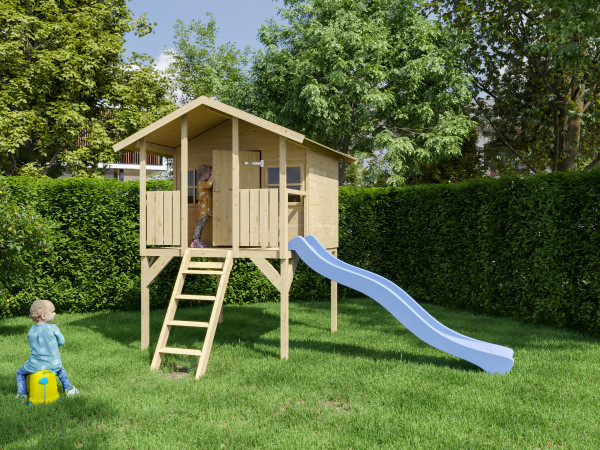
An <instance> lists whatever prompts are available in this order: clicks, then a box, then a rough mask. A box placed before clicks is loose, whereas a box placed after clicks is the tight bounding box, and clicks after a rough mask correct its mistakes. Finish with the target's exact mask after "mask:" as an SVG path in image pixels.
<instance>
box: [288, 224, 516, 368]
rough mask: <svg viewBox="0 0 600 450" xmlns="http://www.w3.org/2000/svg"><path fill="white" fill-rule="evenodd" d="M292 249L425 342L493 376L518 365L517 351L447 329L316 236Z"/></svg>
mask: <svg viewBox="0 0 600 450" xmlns="http://www.w3.org/2000/svg"><path fill="white" fill-rule="evenodd" d="M288 248H289V249H290V250H292V251H294V252H296V254H297V255H298V256H299V257H300V259H302V260H303V261H304V262H305V263H306V264H307V265H308V266H309V267H310V268H311V269H313V270H314V271H315V272H317V273H319V274H321V275H323V276H324V277H327V278H329V279H331V280H333V281H335V282H337V283H340V284H343V285H345V286H348V287H349V288H351V289H354V290H356V291H359V292H361V293H363V294H365V295H367V296H369V297H371V298H372V299H373V300H375V301H376V302H377V303H379V304H380V305H381V306H383V307H384V308H385V309H387V310H388V311H389V312H390V313H391V314H392V315H393V316H394V317H395V318H396V319H398V321H400V323H402V325H404V326H405V327H406V328H407V329H408V330H409V331H410V332H411V333H413V334H414V335H415V336H417V337H418V338H419V339H421V340H422V341H423V342H426V343H427V344H429V345H431V346H432V347H435V348H437V349H439V350H442V351H444V352H446V353H449V354H451V355H454V356H457V357H459V358H461V359H464V360H466V361H469V362H471V363H473V364H475V365H476V366H479V367H481V368H482V369H483V370H485V371H486V372H490V373H508V372H509V371H510V369H511V368H512V366H513V364H514V359H513V354H514V352H513V350H512V349H510V348H508V347H503V346H501V345H496V344H490V343H489V342H484V341H479V340H477V339H473V338H470V337H467V336H464V335H462V334H460V333H457V332H456V331H454V330H451V329H450V328H448V327H446V326H444V325H443V324H441V323H440V322H438V321H437V320H436V319H434V318H433V317H432V316H431V315H430V314H429V313H428V312H427V311H425V309H423V308H422V307H421V306H420V305H419V304H418V303H417V302H416V301H415V300H414V299H413V298H412V297H411V296H410V295H408V294H407V293H406V292H404V291H403V290H402V289H401V288H400V287H398V286H397V285H395V284H394V283H392V282H391V281H390V280H388V279H387V278H384V277H382V276H380V275H377V274H375V273H373V272H369V271H368V270H364V269H361V268H359V267H356V266H353V265H351V264H347V263H345V262H342V261H340V260H339V259H337V258H336V257H335V256H333V255H332V254H331V253H329V252H328V251H327V250H326V249H325V248H324V247H323V246H322V245H321V243H320V242H319V241H318V240H317V239H316V238H315V237H314V236H307V237H306V238H304V237H302V236H298V237H295V238H293V239H292V240H291V241H290V242H289V244H288Z"/></svg>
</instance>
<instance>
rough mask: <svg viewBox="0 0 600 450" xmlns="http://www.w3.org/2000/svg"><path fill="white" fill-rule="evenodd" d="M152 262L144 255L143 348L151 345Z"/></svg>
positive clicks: (141, 310)
mask: <svg viewBox="0 0 600 450" xmlns="http://www.w3.org/2000/svg"><path fill="white" fill-rule="evenodd" d="M149 266H150V262H149V257H148V256H142V276H141V280H140V282H141V285H142V286H141V291H142V298H141V306H140V312H141V326H142V329H141V337H140V341H141V344H140V348H141V349H142V350H144V349H146V348H148V347H149V346H150V286H149V284H150V280H149V274H148V270H149Z"/></svg>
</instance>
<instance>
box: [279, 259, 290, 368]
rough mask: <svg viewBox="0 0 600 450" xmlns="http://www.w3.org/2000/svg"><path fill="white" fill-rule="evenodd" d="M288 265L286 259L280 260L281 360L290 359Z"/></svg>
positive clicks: (288, 262)
mask: <svg viewBox="0 0 600 450" xmlns="http://www.w3.org/2000/svg"><path fill="white" fill-rule="evenodd" d="M289 265H290V261H289V260H288V259H282V260H281V275H280V276H281V278H280V287H279V292H280V294H281V305H280V323H281V339H280V341H281V343H280V347H281V359H288V358H289V357H290V294H289V283H288V278H289Z"/></svg>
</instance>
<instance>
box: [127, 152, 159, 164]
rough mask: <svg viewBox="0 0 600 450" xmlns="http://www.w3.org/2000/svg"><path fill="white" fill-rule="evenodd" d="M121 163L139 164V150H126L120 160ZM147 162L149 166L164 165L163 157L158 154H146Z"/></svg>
mask: <svg viewBox="0 0 600 450" xmlns="http://www.w3.org/2000/svg"><path fill="white" fill-rule="evenodd" d="M119 162H120V163H121V164H139V163H140V154H139V153H137V152H125V153H122V154H121V159H120V160H119ZM146 164H147V165H149V166H162V157H161V156H158V155H146Z"/></svg>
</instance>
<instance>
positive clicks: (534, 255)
mask: <svg viewBox="0 0 600 450" xmlns="http://www.w3.org/2000/svg"><path fill="white" fill-rule="evenodd" d="M340 205H341V218H340V220H341V224H340V242H341V243H342V244H341V249H340V258H342V259H344V260H346V261H348V262H351V263H354V264H356V263H359V265H361V266H362V267H364V268H366V269H369V270H372V271H375V272H377V273H379V274H381V275H383V276H385V277H387V278H389V279H391V280H393V281H394V282H395V283H396V284H398V285H399V286H401V287H402V288H403V289H405V290H406V291H407V292H408V293H409V294H410V295H412V296H413V297H414V298H415V299H416V300H418V301H423V302H431V303H435V304H439V305H445V306H450V307H455V308H460V309H465V310H470V311H474V312H482V313H486V314H492V315H503V316H511V317H515V318H519V319H523V320H525V321H528V322H545V323H551V324H555V325H559V326H562V327H569V328H574V329H578V330H580V331H582V332H585V333H590V334H594V335H600V309H599V299H600V276H599V274H600V170H594V171H591V172H584V173H555V174H543V175H535V176H530V177H526V178H519V177H502V178H499V179H479V180H473V181H468V182H463V183H457V184H444V185H421V186H415V187H405V188H395V189H392V188H379V189H375V188H374V189H356V188H343V189H341V198H340Z"/></svg>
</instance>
